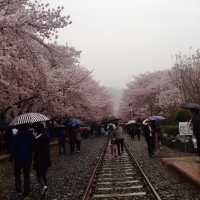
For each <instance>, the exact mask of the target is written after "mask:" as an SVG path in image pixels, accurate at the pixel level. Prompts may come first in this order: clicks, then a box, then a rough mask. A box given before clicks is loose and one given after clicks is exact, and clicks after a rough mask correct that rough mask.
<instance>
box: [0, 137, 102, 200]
mask: <svg viewBox="0 0 200 200" xmlns="http://www.w3.org/2000/svg"><path fill="white" fill-rule="evenodd" d="M105 141H106V139H105V138H93V139H88V140H84V141H83V142H82V147H81V153H75V154H74V155H69V153H68V154H67V155H66V156H62V157H58V153H57V148H56V147H53V149H52V163H53V164H52V166H51V168H50V170H49V173H48V179H49V191H48V196H47V199H48V200H61V199H62V200H67V199H70V200H78V199H81V196H82V195H83V192H84V189H85V188H86V186H87V184H88V181H89V178H90V174H91V170H92V169H93V167H94V165H95V161H96V160H97V158H98V155H99V152H100V149H101V148H102V147H103V145H104V144H105ZM12 174H13V172H12V167H11V163H9V162H8V161H6V162H4V163H0V199H1V200H4V199H5V200H7V199H16V193H15V192H14V180H13V175H12ZM39 194H40V187H39V185H38V184H37V181H36V178H35V175H34V172H32V193H31V194H30V196H29V198H28V199H30V200H39V199H40V195H39Z"/></svg>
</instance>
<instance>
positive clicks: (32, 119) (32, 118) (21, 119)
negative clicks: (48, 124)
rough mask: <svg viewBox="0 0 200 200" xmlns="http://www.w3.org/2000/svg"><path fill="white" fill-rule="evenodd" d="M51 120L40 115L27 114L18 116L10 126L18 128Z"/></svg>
mask: <svg viewBox="0 0 200 200" xmlns="http://www.w3.org/2000/svg"><path fill="white" fill-rule="evenodd" d="M48 120H49V118H48V117H46V116H45V115H43V114H40V113H25V114H22V115H19V116H17V117H16V118H15V119H14V120H13V121H12V122H11V123H10V126H17V125H22V124H33V123H36V122H44V121H48Z"/></svg>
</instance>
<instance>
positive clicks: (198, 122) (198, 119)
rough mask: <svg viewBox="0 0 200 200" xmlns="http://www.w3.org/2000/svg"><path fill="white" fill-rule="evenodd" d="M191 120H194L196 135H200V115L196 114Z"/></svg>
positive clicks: (193, 126)
mask: <svg viewBox="0 0 200 200" xmlns="http://www.w3.org/2000/svg"><path fill="white" fill-rule="evenodd" d="M191 122H192V128H193V132H194V135H195V136H196V137H200V115H199V114H194V115H193V117H192V121H191Z"/></svg>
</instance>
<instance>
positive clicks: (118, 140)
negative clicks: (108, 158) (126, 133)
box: [114, 124, 124, 156]
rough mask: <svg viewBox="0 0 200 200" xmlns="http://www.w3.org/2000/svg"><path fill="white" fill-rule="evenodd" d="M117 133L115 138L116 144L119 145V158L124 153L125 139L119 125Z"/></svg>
mask: <svg viewBox="0 0 200 200" xmlns="http://www.w3.org/2000/svg"><path fill="white" fill-rule="evenodd" d="M114 132H115V138H116V144H117V152H118V156H120V155H121V153H123V151H124V137H123V130H122V127H121V126H120V125H119V124H116V129H115V130H114Z"/></svg>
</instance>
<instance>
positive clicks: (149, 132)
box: [143, 119, 156, 158]
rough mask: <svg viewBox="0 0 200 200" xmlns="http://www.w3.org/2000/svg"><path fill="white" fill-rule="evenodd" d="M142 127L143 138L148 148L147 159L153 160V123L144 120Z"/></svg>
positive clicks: (154, 134) (154, 139)
mask: <svg viewBox="0 0 200 200" xmlns="http://www.w3.org/2000/svg"><path fill="white" fill-rule="evenodd" d="M143 125H144V128H143V130H144V136H145V139H146V142H147V146H148V153H149V157H150V158H153V157H154V156H155V146H156V144H155V142H156V133H155V130H156V125H155V121H151V120H149V119H146V120H144V121H143Z"/></svg>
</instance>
